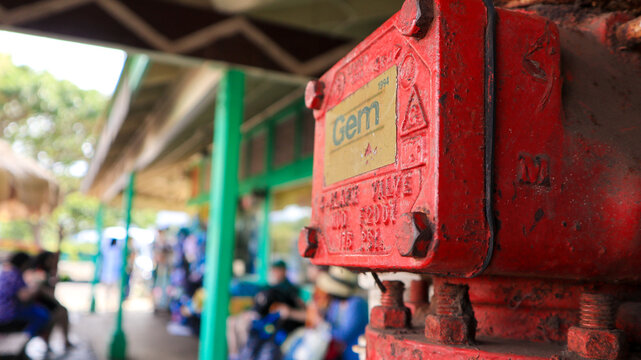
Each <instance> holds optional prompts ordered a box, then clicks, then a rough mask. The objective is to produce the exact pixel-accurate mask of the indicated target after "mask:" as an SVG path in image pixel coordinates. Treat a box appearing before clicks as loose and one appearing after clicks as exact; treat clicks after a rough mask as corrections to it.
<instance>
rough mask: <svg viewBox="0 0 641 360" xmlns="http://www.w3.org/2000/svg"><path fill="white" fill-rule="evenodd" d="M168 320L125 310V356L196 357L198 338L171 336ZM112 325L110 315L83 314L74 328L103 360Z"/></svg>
mask: <svg viewBox="0 0 641 360" xmlns="http://www.w3.org/2000/svg"><path fill="white" fill-rule="evenodd" d="M167 321H168V318H167V317H165V316H155V315H154V314H152V313H141V312H125V319H124V328H125V333H126V334H127V349H128V355H129V357H128V358H129V359H131V360H148V359H154V360H156V359H157V360H190V359H194V360H195V359H197V358H198V339H197V338H196V337H193V336H174V335H170V334H169V333H167ZM113 328H114V315H113V314H106V313H103V314H87V315H82V317H81V318H80V319H79V321H78V322H77V323H76V324H74V328H73V331H74V333H76V334H78V335H79V336H80V337H81V339H82V340H86V341H88V342H89V343H90V344H91V346H92V347H93V350H94V352H95V354H96V358H97V359H98V360H104V359H106V352H107V346H108V343H109V341H110V339H111V333H112V331H113ZM65 359H66V358H65ZM69 359H70V360H71V359H74V360H75V358H69Z"/></svg>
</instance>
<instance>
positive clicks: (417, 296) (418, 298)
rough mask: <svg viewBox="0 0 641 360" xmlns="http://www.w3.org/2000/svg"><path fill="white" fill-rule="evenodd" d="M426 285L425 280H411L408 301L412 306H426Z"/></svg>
mask: <svg viewBox="0 0 641 360" xmlns="http://www.w3.org/2000/svg"><path fill="white" fill-rule="evenodd" d="M427 290H428V284H427V281H425V280H412V282H411V283H410V294H409V296H410V298H409V301H410V302H411V303H413V304H427V302H428V301H427Z"/></svg>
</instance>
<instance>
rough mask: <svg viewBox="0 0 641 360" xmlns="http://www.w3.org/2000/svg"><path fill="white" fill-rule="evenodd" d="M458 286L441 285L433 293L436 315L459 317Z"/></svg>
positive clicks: (459, 289)
mask: <svg viewBox="0 0 641 360" xmlns="http://www.w3.org/2000/svg"><path fill="white" fill-rule="evenodd" d="M461 287H462V286H460V285H454V284H447V283H444V284H441V285H440V286H439V287H438V288H437V289H436V292H435V295H436V314H437V315H447V316H455V315H461V304H460V297H459V296H458V294H459V292H460V291H461Z"/></svg>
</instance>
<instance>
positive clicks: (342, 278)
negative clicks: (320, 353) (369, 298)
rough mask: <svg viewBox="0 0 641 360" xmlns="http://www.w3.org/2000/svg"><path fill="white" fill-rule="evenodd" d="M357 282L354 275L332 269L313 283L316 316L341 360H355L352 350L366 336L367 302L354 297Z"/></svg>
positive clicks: (356, 356) (336, 268)
mask: <svg viewBox="0 0 641 360" xmlns="http://www.w3.org/2000/svg"><path fill="white" fill-rule="evenodd" d="M357 279H358V278H357V275H356V274H355V273H353V272H351V271H349V270H347V269H344V268H340V267H335V266H332V267H330V268H329V271H328V272H326V273H321V274H320V275H319V277H318V280H317V281H316V293H315V295H314V300H315V302H316V307H317V308H318V315H320V316H322V318H323V319H324V320H325V321H326V322H327V323H328V324H329V325H330V328H331V335H332V340H333V341H334V342H337V343H338V344H339V349H340V350H338V351H339V352H340V357H339V358H340V359H342V360H358V354H356V353H355V352H354V351H353V350H352V347H353V346H354V345H356V344H357V343H358V337H359V336H361V335H363V334H364V333H365V327H366V326H367V323H368V308H367V302H366V301H365V300H364V299H363V298H361V297H360V296H357V295H356V291H357V289H358V283H357ZM323 313H324V314H323ZM332 350H333V349H332V348H330V349H329V351H330V352H331V351H332ZM341 350H342V351H341ZM334 351H336V350H334ZM328 355H329V354H328Z"/></svg>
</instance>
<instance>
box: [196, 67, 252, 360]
mask: <svg viewBox="0 0 641 360" xmlns="http://www.w3.org/2000/svg"><path fill="white" fill-rule="evenodd" d="M244 95H245V75H244V74H243V73H242V72H241V71H237V70H229V71H228V72H227V74H225V76H224V77H223V78H222V80H221V81H220V84H219V87H218V95H217V99H216V114H215V119H214V149H213V154H212V163H211V187H210V191H209V195H210V198H209V223H208V227H207V250H206V251H207V254H206V272H205V279H204V285H205V291H206V293H207V296H206V299H205V304H204V306H203V313H202V322H201V329H200V348H199V359H200V360H226V358H227V341H226V331H225V330H226V325H227V315H228V313H229V282H230V281H231V275H232V271H231V265H232V257H233V256H234V241H235V228H234V227H235V221H236V202H237V200H238V159H239V148H240V125H241V123H242V119H243V100H244V99H243V98H244Z"/></svg>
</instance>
